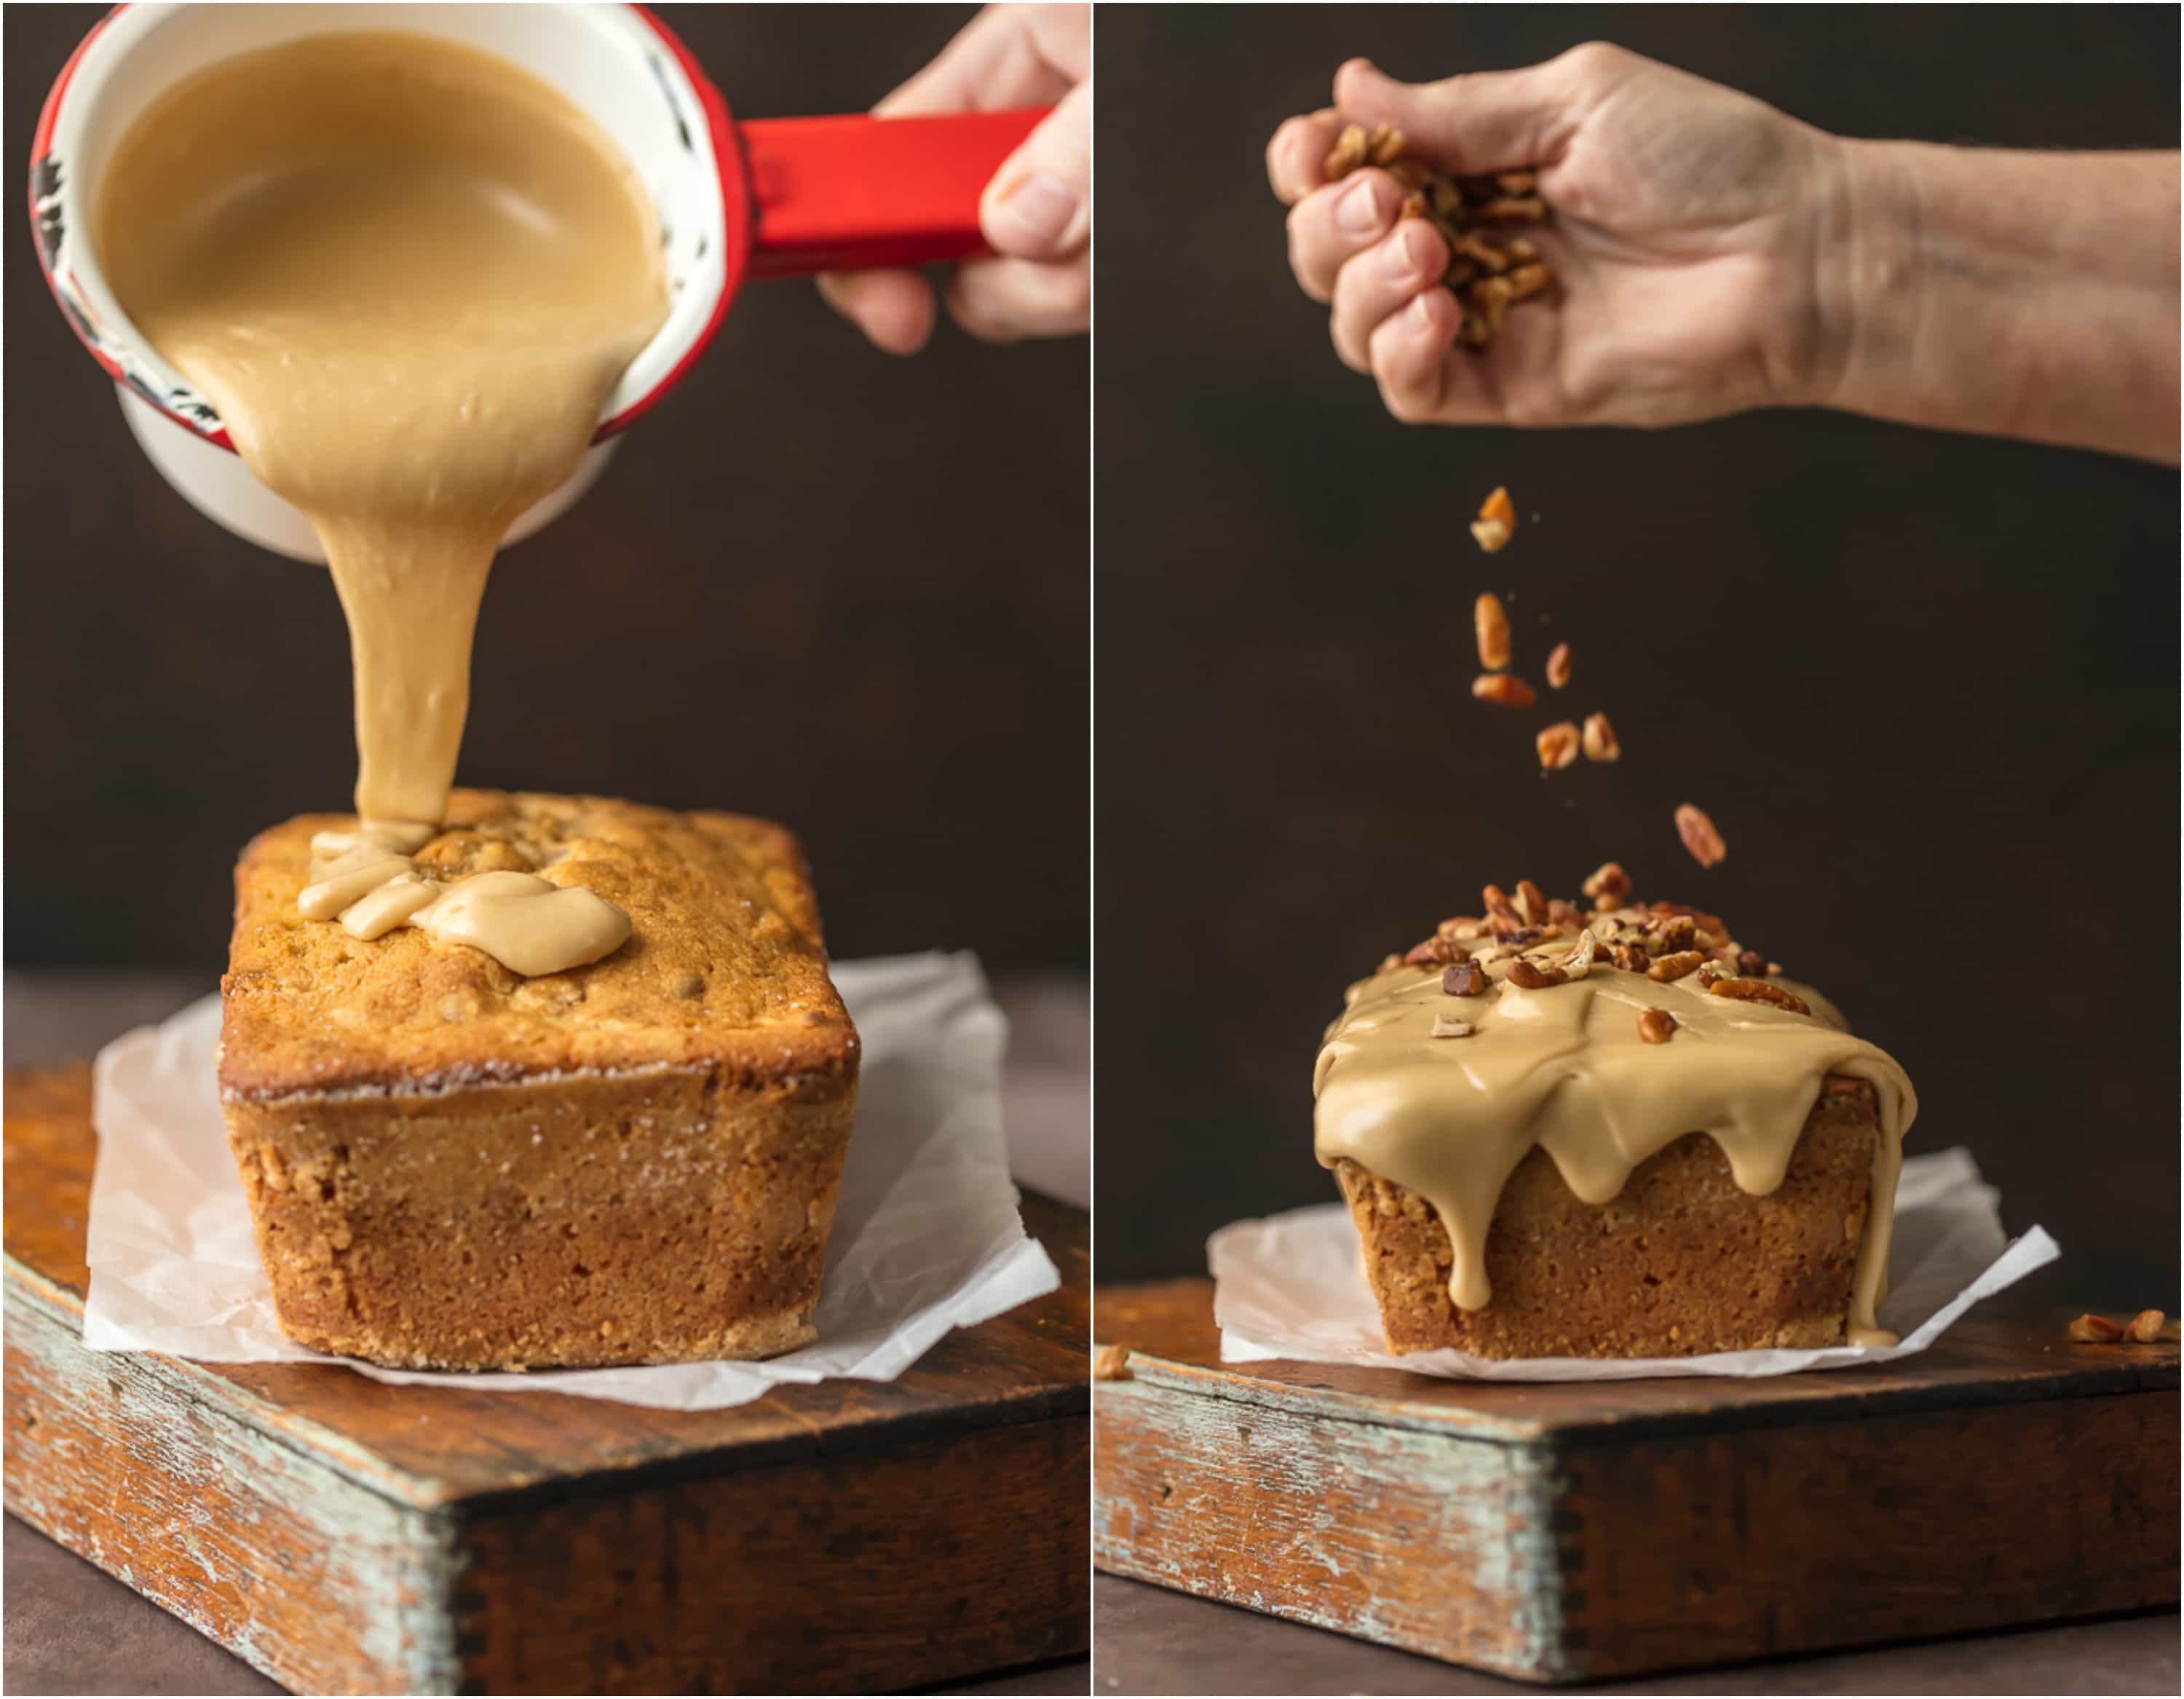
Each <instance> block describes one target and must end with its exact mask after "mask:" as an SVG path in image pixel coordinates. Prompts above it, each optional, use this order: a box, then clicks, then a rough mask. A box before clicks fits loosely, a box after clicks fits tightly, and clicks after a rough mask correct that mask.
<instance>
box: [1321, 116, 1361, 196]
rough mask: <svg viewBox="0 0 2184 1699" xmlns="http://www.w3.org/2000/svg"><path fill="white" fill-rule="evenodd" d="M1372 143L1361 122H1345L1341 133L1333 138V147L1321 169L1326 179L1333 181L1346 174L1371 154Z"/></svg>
mask: <svg viewBox="0 0 2184 1699" xmlns="http://www.w3.org/2000/svg"><path fill="white" fill-rule="evenodd" d="M1372 151H1373V144H1372V142H1371V140H1370V138H1369V137H1368V136H1367V135H1366V134H1365V126H1364V125H1362V124H1346V125H1343V126H1342V133H1341V134H1340V136H1336V137H1335V138H1334V148H1333V149H1332V150H1331V151H1330V152H1329V154H1328V156H1327V159H1326V161H1325V163H1324V164H1323V165H1322V167H1321V169H1322V170H1323V171H1324V172H1325V173H1326V175H1327V181H1329V182H1330V183H1332V182H1335V181H1339V180H1340V179H1341V178H1344V177H1346V176H1348V175H1350V174H1351V172H1352V171H1354V170H1357V168H1358V167H1359V166H1360V165H1362V164H1364V163H1365V161H1366V160H1367V159H1368V158H1369V157H1370V156H1371V153H1372Z"/></svg>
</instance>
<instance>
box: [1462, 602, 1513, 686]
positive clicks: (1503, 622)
mask: <svg viewBox="0 0 2184 1699" xmlns="http://www.w3.org/2000/svg"><path fill="white" fill-rule="evenodd" d="M1471 623H1472V626H1473V627H1474V630H1475V631H1476V632H1477V633H1478V636H1479V665H1480V666H1483V667H1485V669H1486V670H1487V671H1489V672H1499V671H1501V670H1502V668H1503V667H1505V666H1508V664H1509V616H1508V615H1507V614H1506V613H1504V612H1502V599H1501V598H1500V597H1499V596H1496V595H1494V594H1492V593H1487V594H1485V595H1483V596H1481V597H1480V598H1479V600H1478V603H1477V604H1476V605H1474V607H1473V609H1472V612H1471Z"/></svg>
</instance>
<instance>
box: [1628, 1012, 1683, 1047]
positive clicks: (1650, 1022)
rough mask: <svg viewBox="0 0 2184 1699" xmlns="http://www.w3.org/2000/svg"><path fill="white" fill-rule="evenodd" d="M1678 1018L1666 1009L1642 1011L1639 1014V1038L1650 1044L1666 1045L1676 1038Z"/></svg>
mask: <svg viewBox="0 0 2184 1699" xmlns="http://www.w3.org/2000/svg"><path fill="white" fill-rule="evenodd" d="M1676 1027H1677V1021H1676V1017H1674V1015H1671V1014H1670V1013H1669V1011H1667V1010H1666V1009H1641V1011H1639V1013H1638V1036H1639V1037H1640V1038H1641V1039H1644V1040H1645V1041H1646V1043H1647V1044H1666V1043H1668V1042H1669V1039H1671V1038H1672V1037H1674V1034H1675V1031H1676Z"/></svg>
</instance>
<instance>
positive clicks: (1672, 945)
mask: <svg viewBox="0 0 2184 1699" xmlns="http://www.w3.org/2000/svg"><path fill="white" fill-rule="evenodd" d="M1698 935H1699V927H1698V922H1697V921H1695V920H1693V919H1692V918H1691V916H1689V915H1670V916H1669V918H1668V920H1667V921H1666V922H1664V923H1663V926H1662V927H1661V947H1662V948H1663V949H1664V950H1689V949H1690V948H1691V945H1692V944H1695V943H1697V941H1698Z"/></svg>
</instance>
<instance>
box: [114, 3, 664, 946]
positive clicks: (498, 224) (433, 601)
mask: <svg viewBox="0 0 2184 1699" xmlns="http://www.w3.org/2000/svg"><path fill="white" fill-rule="evenodd" d="M98 225H99V231H100V237H99V242H100V248H101V252H102V253H103V257H104V259H105V264H106V268H107V271H108V275H109V277H110V279H111V280H112V282H113V285H114V293H115V295H116V296H117V298H119V299H120V303H121V304H122V306H123V308H124V309H125V310H126V311H127V312H128V314H129V315H130V317H131V320H134V322H135V323H136V326H137V328H138V329H139V330H141V331H142V332H143V333H144V335H145V336H146V337H148V338H149V339H150V341H151V343H152V344H153V346H154V347H155V348H158V349H159V352H160V353H161V354H164V355H165V356H166V358H167V359H169V360H170V362H171V363H172V364H173V365H175V367H176V368H177V369H178V370H181V372H182V373H183V374H184V375H185V376H187V377H188V378H189V380H190V381H191V382H192V383H193V384H195V385H197V386H198V388H200V389H201V390H203V393H205V394H206V395H207V396H208V397H209V398H210V399H211V401H212V402H213V404H214V406H215V407H216V408H217V409H219V412H220V420H221V422H222V423H223V424H224V425H225V426H226V428H227V430H228V432H229V434H230V437H231V439H232V441H233V443H234V444H235V447H236V449H237V452H238V453H239V454H241V455H242V459H243V460H244V461H245V462H246V463H247V464H248V465H249V467H250V469H251V471H253V472H254V473H255V474H257V476H258V477H259V480H260V482H263V483H264V484H265V486H266V487H268V488H270V489H271V490H273V491H274V492H275V493H277V494H279V495H281V496H282V497H285V498H286V499H287V500H288V501H290V502H292V503H293V504H295V505H296V506H297V507H298V508H300V509H301V510H303V511H304V514H305V515H307V516H308V517H309V520H310V521H311V524H312V526H313V528H314V529H315V531H316V532H317V533H318V536H319V539H320V543H322V544H323V545H324V546H325V549H326V559H327V563H328V565H330V566H331V569H332V574H333V581H334V585H335V588H336V589H337V591H338V592H339V593H340V596H341V603H342V609H343V612H344V614H346V615H347V616H348V627H349V644H350V653H351V657H352V660H353V663H354V671H355V702H356V742H357V758H358V768H357V782H356V809H357V814H358V816H359V842H358V843H357V844H353V845H352V846H351V848H350V850H349V851H348V852H339V853H336V854H333V855H328V856H326V857H325V858H324V859H323V861H322V862H321V864H320V865H317V866H315V867H314V869H313V877H314V880H315V884H314V887H313V889H314V891H315V892H316V893H317V894H318V897H319V899H320V902H319V905H318V906H320V907H324V906H325V905H326V903H327V902H328V901H330V900H331V894H332V893H333V892H335V891H336V890H337V889H338V890H340V891H342V892H345V893H346V894H347V895H346V900H345V901H344V903H343V905H342V906H341V907H340V908H339V909H334V908H330V907H327V908H326V909H325V912H324V913H323V914H320V913H315V912H311V913H307V915H306V917H307V918H313V919H319V918H324V919H332V918H334V917H335V916H336V915H337V914H338V915H339V916H340V918H341V919H342V920H343V923H344V924H345V925H347V926H348V929H349V930H350V931H351V932H352V933H354V934H355V935H356V936H358V937H359V938H370V937H376V936H377V935H378V934H379V933H380V932H383V931H385V930H386V929H387V927H390V926H395V925H405V924H406V925H421V926H424V927H426V928H427V929H428V930H431V931H432V932H433V933H434V934H435V936H436V937H437V936H444V937H446V938H448V939H452V940H454V941H459V942H460V943H464V944H471V945H474V946H475V947H476V948H478V949H481V950H485V951H486V952H487V954H488V955H493V956H494V957H495V958H496V959H498V960H499V961H501V962H503V963H504V964H505V965H506V966H510V968H512V969H514V970H515V972H520V973H538V972H557V971H560V969H562V968H566V967H570V966H577V965H578V964H579V963H580V962H582V961H590V960H593V959H596V953H604V951H605V950H613V949H615V948H618V947H619V945H620V944H621V941H622V940H623V939H626V938H627V936H628V935H629V929H628V922H627V917H626V916H624V917H621V921H620V924H619V927H617V926H616V924H615V923H614V922H613V921H612V920H611V919H610V916H618V915H619V914H620V911H617V910H613V909H612V908H611V905H608V904H606V903H604V901H603V900H600V899H599V898H597V897H595V896H592V895H591V894H590V893H588V892H585V893H581V894H571V893H570V892H566V891H560V890H557V889H555V888H553V887H551V886H549V885H548V884H547V883H546V882H544V881H543V880H534V881H532V883H531V885H529V886H526V887H524V888H521V889H515V890H511V889H507V888H500V887H498V886H497V887H496V888H493V890H491V891H490V892H488V891H485V890H480V891H477V892H476V893H473V894H471V896H470V897H468V898H465V899H464V900H461V901H460V902H458V901H455V900H452V899H450V898H448V897H446V896H443V894H442V893H441V891H440V889H439V888H437V887H435V886H433V885H432V883H431V882H430V881H429V880H426V879H421V877H420V876H419V874H418V872H417V869H416V868H415V866H413V865H412V864H410V863H409V861H407V860H406V859H404V858H405V856H406V855H407V852H408V851H409V850H415V849H416V848H418V847H419V845H421V844H423V843H424V842H425V841H426V839H427V838H431V837H432V835H433V833H434V831H435V830H437V827H438V826H439V825H440V823H441V822H443V820H444V819H445V817H446V811H447V805H448V790H449V787H450V786H451V785H452V784H453V783H454V773H455V764H456V757H457V754H458V752H459V750H460V745H461V743H462V734H463V722H464V719H465V715H466V713H467V710H468V707H469V701H470V662H471V638H472V634H473V632H474V630H475V627H476V622H477V615H478V607H479V603H480V601H481V599H482V597H483V595H484V593H485V584H486V577H487V571H488V570H489V569H490V568H491V566H492V565H493V554H494V551H495V549H497V548H498V547H499V543H500V539H501V538H502V536H503V534H504V532H506V531H507V529H508V527H509V526H510V524H511V523H512V522H513V521H515V518H516V517H517V515H520V514H521V513H522V512H523V510H525V509H526V508H527V507H529V506H531V505H532V504H533V503H534V502H537V501H538V500H539V499H541V498H542V497H543V496H545V495H547V494H548V493H550V492H551V491H553V490H554V489H556V488H558V487H560V485H561V484H562V483H563V482H565V481H566V480H567V479H568V477H569V476H570V475H571V473H572V472H574V471H576V469H577V464H578V462H579V461H580V460H582V457H583V454H584V452H585V449H586V448H587V446H588V444H589V443H590V441H591V438H592V436H593V432H594V430H595V429H596V428H597V426H598V422H599V411H600V409H601V407H602V405H603V404H604V402H605V399H606V397H607V395H608V393H610V391H611V390H612V388H613V387H614V385H615V383H616V381H617V380H618V379H619V378H620V376H621V373H622V371H623V370H624V368H625V367H627V365H628V364H629V362H630V360H631V359H632V358H633V357H634V356H635V355H636V354H638V351H639V350H640V349H641V348H643V346H644V344H645V343H647V342H648V341H649V340H650V338H651V337H652V335H653V333H654V332H655V331H656V330H658V328H659V327H660V324H661V322H662V320H664V319H665V317H666V312H667V291H666V282H665V280H664V276H663V272H662V267H661V264H660V241H659V230H658V226H657V224H656V221H655V218H654V215H653V211H652V206H651V203H650V200H649V198H648V197H647V196H646V194H645V193H644V192H643V189H642V187H640V186H639V184H638V181H637V180H636V178H635V175H634V174H633V173H632V171H631V170H630V169H629V167H628V165H627V163H626V162H625V161H624V160H623V159H621V156H620V154H619V153H617V152H616V149H615V148H614V145H613V144H612V142H610V141H609V140H608V138H607V137H606V136H605V135H604V133H603V132H602V131H600V130H599V128H598V126H597V125H594V124H593V122H592V121H591V120H590V119H588V117H586V116H585V115H584V114H582V112H580V111H578V110H577V108H576V107H575V106H574V105H572V104H571V103H570V102H569V101H567V100H566V99H565V98H564V97H562V96H561V95H560V93H559V92H557V91H555V90H554V89H553V88H551V87H549V86H547V85H546V84H545V83H544V82H542V81H539V80H538V78H536V77H534V76H532V75H530V73H528V72H527V71H526V70H522V69H521V67H519V66H517V65H515V64H511V63H510V62H508V61H506V60H504V59H501V58H497V57H495V56H493V55H492V54H489V53H483V52H481V51H479V50H478V49H476V48H474V47H466V46H464V45H462V44H460V43H458V42H451V41H448V40H444V39H441V38H438V37H434V36H423V35H415V34H408V33H403V32H397V31H359V32H344V33H337V34H331V35H320V36H307V37H304V38H303V39H301V40H298V41H293V42H287V43H285V44H283V45H281V46H278V47H269V48H266V49H264V50H262V51H259V52H256V53H244V54H242V55H239V56H237V58H231V59H226V60H224V61H221V62H220V63H219V64H214V65H211V66H209V67H208V68H207V69H205V70H202V71H200V72H198V74H197V75H194V76H192V77H190V78H188V79H187V80H186V81H182V82H181V83H179V84H178V85H176V86H175V87H174V88H172V89H170V90H169V91H168V92H166V93H165V94H164V95H163V96H161V97H160V98H159V100H157V101H155V102H154V103H153V104H152V105H151V106H150V107H149V108H148V109H147V110H146V111H145V112H144V114H142V117H140V118H139V119H138V120H136V123H135V124H134V125H132V126H131V129H130V131H128V133H127V134H126V135H125V136H124V137H123V138H122V140H121V142H120V145H119V146H118V147H117V148H116V149H115V152H114V159H113V161H112V163H111V164H109V167H108V169H107V171H106V175H105V178H104V181H103V191H102V194H101V198H100V202H99V207H98ZM578 617H581V612H579V614H578ZM375 872H376V873H378V874H379V875H380V876H381V877H376V878H375V877H370V876H371V875H372V874H373V873H375ZM508 877H513V876H508ZM502 884H503V885H505V884H506V877H504V878H503V881H502ZM534 887H535V888H534ZM450 889H452V887H450ZM572 950H573V951H576V952H578V953H577V954H576V955H574V957H573V959H571V954H570V953H571V951H572ZM586 950H589V951H593V952H595V954H594V955H586V954H582V952H583V951H586Z"/></svg>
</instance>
